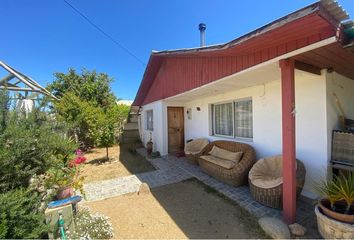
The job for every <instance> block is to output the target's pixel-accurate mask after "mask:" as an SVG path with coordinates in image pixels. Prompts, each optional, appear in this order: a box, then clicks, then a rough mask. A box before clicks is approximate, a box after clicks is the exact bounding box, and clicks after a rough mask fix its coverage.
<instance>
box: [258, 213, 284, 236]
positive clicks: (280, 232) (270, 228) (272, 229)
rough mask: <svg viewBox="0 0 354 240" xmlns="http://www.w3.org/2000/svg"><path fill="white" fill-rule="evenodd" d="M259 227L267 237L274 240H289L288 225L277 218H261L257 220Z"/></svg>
mask: <svg viewBox="0 0 354 240" xmlns="http://www.w3.org/2000/svg"><path fill="white" fill-rule="evenodd" d="M258 223H259V225H260V226H261V228H262V229H263V231H264V232H265V233H266V234H268V236H270V237H272V238H274V239H289V238H290V231H289V228H288V225H286V224H285V223H284V222H283V221H281V220H280V219H278V218H272V217H263V218H260V219H259V220H258Z"/></svg>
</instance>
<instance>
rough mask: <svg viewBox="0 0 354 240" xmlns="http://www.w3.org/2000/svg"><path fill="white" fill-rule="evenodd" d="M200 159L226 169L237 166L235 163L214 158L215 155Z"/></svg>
mask: <svg viewBox="0 0 354 240" xmlns="http://www.w3.org/2000/svg"><path fill="white" fill-rule="evenodd" d="M200 158H201V159H204V160H205V161H208V162H211V163H213V164H215V165H218V166H220V167H223V168H226V169H231V168H233V167H234V166H235V165H236V163H235V162H234V161H230V160H226V159H222V158H218V157H214V156H213V155H205V156H201V157H200Z"/></svg>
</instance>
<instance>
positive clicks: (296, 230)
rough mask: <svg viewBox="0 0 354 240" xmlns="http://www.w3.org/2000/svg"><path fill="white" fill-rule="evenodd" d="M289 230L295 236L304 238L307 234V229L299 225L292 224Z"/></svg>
mask: <svg viewBox="0 0 354 240" xmlns="http://www.w3.org/2000/svg"><path fill="white" fill-rule="evenodd" d="M289 229H290V232H291V234H293V235H295V236H304V235H305V233H306V228H305V227H303V226H301V225H300V224H298V223H294V224H290V225H289Z"/></svg>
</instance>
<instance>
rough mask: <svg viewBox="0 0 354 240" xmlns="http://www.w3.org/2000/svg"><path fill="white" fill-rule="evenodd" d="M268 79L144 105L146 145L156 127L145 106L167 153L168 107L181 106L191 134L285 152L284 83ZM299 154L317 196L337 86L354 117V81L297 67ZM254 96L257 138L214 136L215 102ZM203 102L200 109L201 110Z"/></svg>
mask: <svg viewBox="0 0 354 240" xmlns="http://www.w3.org/2000/svg"><path fill="white" fill-rule="evenodd" d="M265 82H266V83H265V84H263V85H257V86H253V87H247V88H242V89H235V90H231V91H227V92H224V93H222V94H217V95H216V94H213V95H211V96H206V97H205V96H204V97H196V100H190V101H183V102H171V101H168V100H163V101H157V102H154V103H152V104H148V105H145V106H143V110H142V115H141V117H142V125H143V130H142V135H143V136H142V138H143V139H142V140H143V142H144V143H145V144H146V142H147V141H148V140H149V133H150V131H147V130H146V122H145V111H146V110H149V109H152V110H153V111H154V131H152V138H153V142H154V150H155V151H160V153H161V154H162V155H165V154H167V152H168V143H167V139H168V138H167V107H168V106H181V107H184V112H185V139H186V140H187V139H192V138H199V137H207V138H209V139H210V140H211V141H212V140H217V139H226V140H231V141H241V142H242V141H244V142H246V143H249V144H251V145H252V146H253V147H254V148H255V150H256V153H257V158H262V157H267V156H272V155H275V154H280V153H281V150H282V146H281V141H282V140H281V132H282V129H281V84H280V80H279V79H274V80H272V79H266V76H265ZM295 88H296V94H295V97H296V148H297V151H296V156H297V158H298V159H300V160H302V161H303V162H304V164H305V167H306V170H307V174H306V182H305V186H304V190H303V194H304V195H306V196H308V197H312V198H314V197H315V195H314V194H313V192H314V191H313V183H314V181H318V180H320V179H321V178H324V177H325V176H326V174H327V171H328V162H329V160H330V144H331V134H332V130H333V128H334V127H335V126H336V124H337V110H336V106H335V104H334V102H332V101H333V97H332V93H331V92H332V91H333V89H336V94H337V95H338V97H339V98H340V100H341V101H342V104H343V108H344V110H345V111H347V112H348V113H347V114H348V117H350V118H354V108H352V107H351V104H352V103H353V102H354V94H353V92H354V91H353V90H354V81H352V80H350V79H347V78H344V77H343V76H340V75H338V74H336V73H334V74H328V73H326V71H325V70H323V71H322V75H321V76H318V75H313V74H309V73H304V72H301V71H296V80H295ZM248 97H251V98H252V100H253V139H252V140H244V139H243V140H242V139H233V138H222V137H215V136H211V135H210V124H211V122H210V116H209V112H210V110H209V106H210V104H213V103H217V102H222V101H227V100H236V99H241V98H248ZM197 107H199V108H200V111H197ZM188 108H191V109H192V119H191V120H190V119H188V118H187V114H186V110H187V109H188Z"/></svg>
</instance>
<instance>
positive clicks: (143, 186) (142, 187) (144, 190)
mask: <svg viewBox="0 0 354 240" xmlns="http://www.w3.org/2000/svg"><path fill="white" fill-rule="evenodd" d="M141 194H150V187H149V185H148V184H147V183H142V184H141V185H140V188H139V191H138V195H141Z"/></svg>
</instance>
